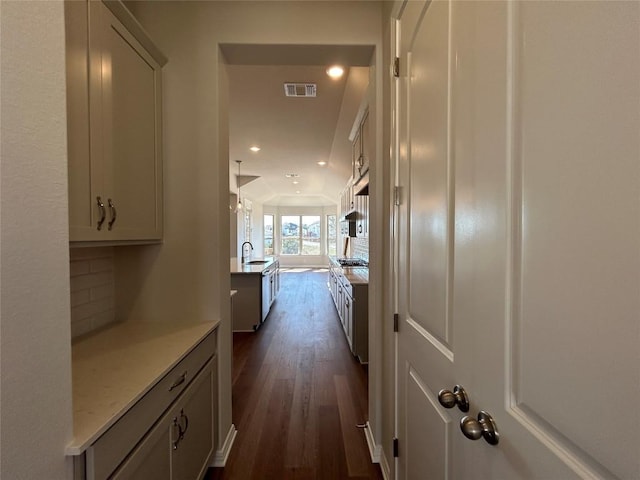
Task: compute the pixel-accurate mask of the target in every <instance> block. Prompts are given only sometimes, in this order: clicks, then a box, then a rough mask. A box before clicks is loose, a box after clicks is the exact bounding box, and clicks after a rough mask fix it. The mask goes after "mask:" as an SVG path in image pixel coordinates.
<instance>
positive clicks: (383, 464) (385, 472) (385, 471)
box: [364, 422, 391, 480]
mask: <svg viewBox="0 0 640 480" xmlns="http://www.w3.org/2000/svg"><path fill="white" fill-rule="evenodd" d="M364 437H365V438H366V439H367V446H368V447H369V455H371V461H372V462H373V463H379V464H380V470H382V477H383V478H384V480H389V478H391V470H390V468H389V462H387V457H386V456H385V454H384V450H383V449H382V446H381V445H378V444H377V443H376V441H375V438H373V432H372V431H371V425H369V422H367V426H366V427H365V428H364Z"/></svg>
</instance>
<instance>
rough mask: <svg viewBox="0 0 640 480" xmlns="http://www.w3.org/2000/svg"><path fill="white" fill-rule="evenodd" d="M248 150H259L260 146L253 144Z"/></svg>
mask: <svg viewBox="0 0 640 480" xmlns="http://www.w3.org/2000/svg"><path fill="white" fill-rule="evenodd" d="M249 150H251V151H252V152H259V151H260V147H258V146H257V145H254V146H253V147H249Z"/></svg>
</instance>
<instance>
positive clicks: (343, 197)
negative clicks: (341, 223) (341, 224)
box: [340, 181, 355, 218]
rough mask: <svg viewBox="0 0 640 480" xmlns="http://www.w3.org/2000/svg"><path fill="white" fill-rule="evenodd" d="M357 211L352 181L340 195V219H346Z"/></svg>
mask: <svg viewBox="0 0 640 480" xmlns="http://www.w3.org/2000/svg"><path fill="white" fill-rule="evenodd" d="M354 209H355V201H354V198H353V187H352V185H351V181H349V183H348V184H347V186H346V187H345V188H344V190H343V191H342V193H341V194H340V217H341V218H344V217H345V216H346V215H348V214H349V213H350V212H353V210H354Z"/></svg>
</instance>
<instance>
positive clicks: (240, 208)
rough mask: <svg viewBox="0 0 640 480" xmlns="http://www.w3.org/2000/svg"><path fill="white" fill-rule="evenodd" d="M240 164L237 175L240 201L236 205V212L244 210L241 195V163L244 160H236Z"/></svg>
mask: <svg viewBox="0 0 640 480" xmlns="http://www.w3.org/2000/svg"><path fill="white" fill-rule="evenodd" d="M236 163H237V164H238V176H237V177H236V184H237V186H238V203H237V205H236V212H237V211H240V210H242V198H241V197H240V164H241V163H242V160H236Z"/></svg>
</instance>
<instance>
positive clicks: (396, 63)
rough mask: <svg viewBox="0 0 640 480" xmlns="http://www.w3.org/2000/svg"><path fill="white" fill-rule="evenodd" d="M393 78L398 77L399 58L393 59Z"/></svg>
mask: <svg viewBox="0 0 640 480" xmlns="http://www.w3.org/2000/svg"><path fill="white" fill-rule="evenodd" d="M393 76H394V77H396V78H398V77H399V76H400V57H396V58H394V59H393Z"/></svg>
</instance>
